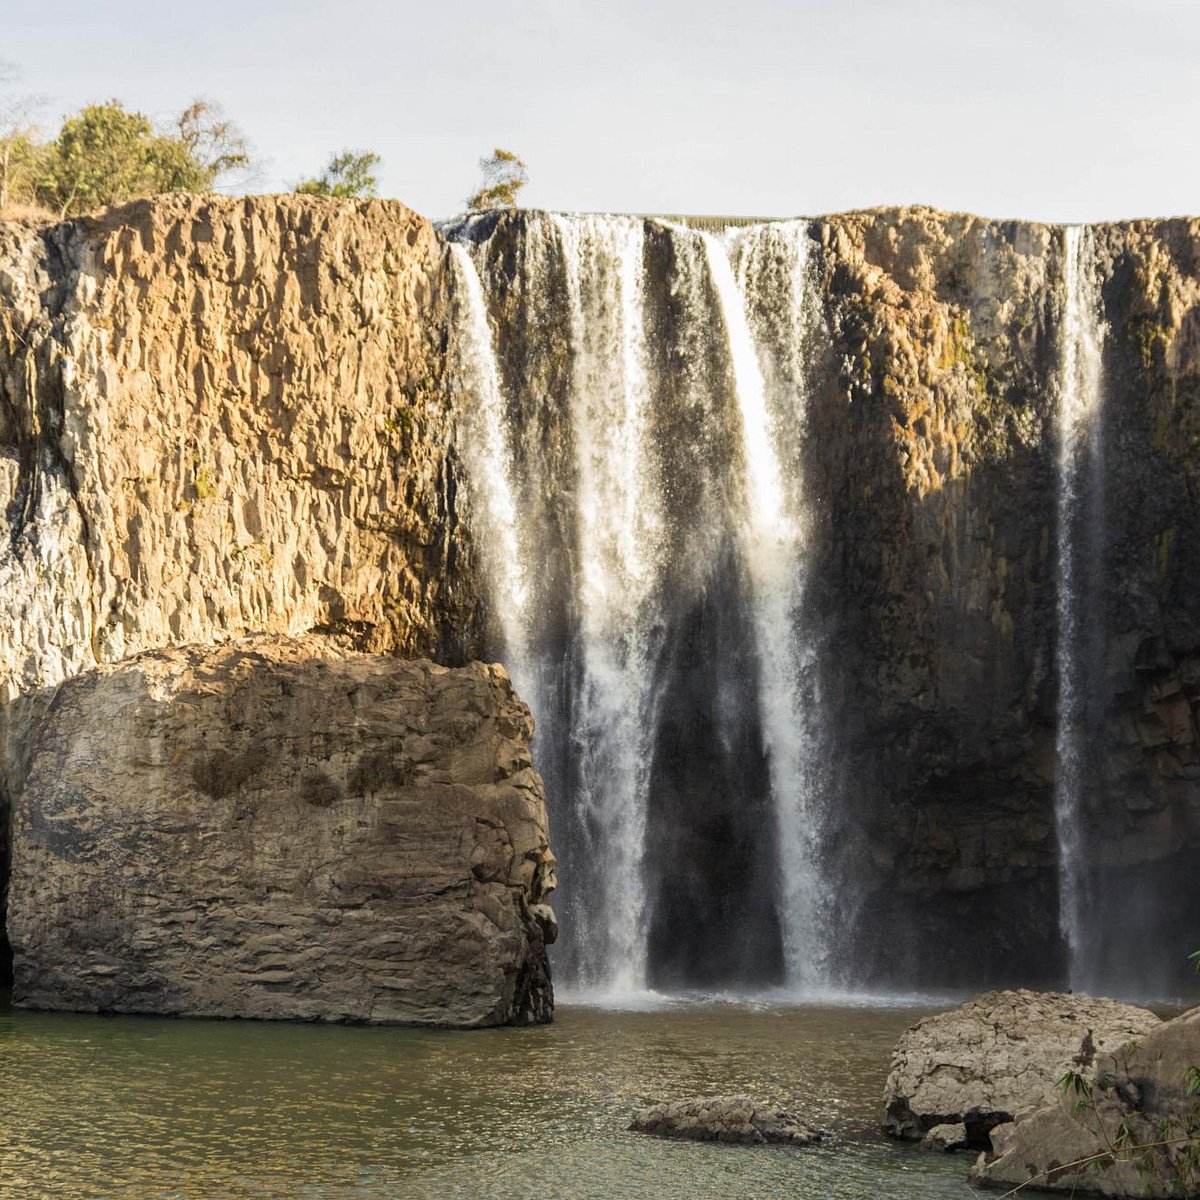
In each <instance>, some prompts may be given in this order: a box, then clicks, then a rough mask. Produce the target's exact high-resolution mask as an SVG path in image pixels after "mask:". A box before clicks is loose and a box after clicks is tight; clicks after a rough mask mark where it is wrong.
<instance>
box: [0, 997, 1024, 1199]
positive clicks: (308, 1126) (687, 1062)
mask: <svg viewBox="0 0 1200 1200" xmlns="http://www.w3.org/2000/svg"><path fill="white" fill-rule="evenodd" d="M921 1015H923V1012H922V1010H920V1009H916V1008H911V1007H910V1008H904V1009H895V1008H881V1007H874V1008H862V1007H838V1008H821V1007H779V1006H767V1005H753V1004H714V1003H700V1004H688V1005H681V1006H668V1007H666V1008H661V1009H658V1010H653V1011H625V1012H621V1011H613V1010H606V1009H600V1008H591V1007H586V1006H582V1005H563V1006H560V1008H559V1010H558V1017H557V1020H556V1022H555V1024H553V1025H551V1026H545V1027H541V1028H535V1029H498V1030H481V1031H476V1032H466V1033H464V1032H443V1031H425V1030H413V1029H398V1028H369V1027H346V1026H313V1025H291V1024H268V1023H261V1024H260V1023H251V1022H219V1021H172V1020H160V1019H154V1018H138V1017H91V1016H74V1015H61V1014H53V1015H52V1014H38V1013H24V1012H13V1011H10V1010H8V1009H7V1008H0V1195H3V1196H6V1197H7V1196H13V1197H18V1196H19V1197H22V1198H23V1200H24V1198H29V1200H36V1198H38V1197H56V1198H57V1197H70V1198H71V1200H76V1198H83V1197H96V1198H100V1197H105V1198H107V1197H121V1198H135V1197H136V1198H137V1200H149V1198H151V1197H153V1198H155V1200H159V1198H167V1197H170V1198H176V1197H179V1198H184V1197H186V1198H187V1200H197V1198H209V1197H213V1198H221V1200H226V1198H228V1200H243V1198H249V1197H281V1196H286V1197H314V1198H321V1200H325V1198H337V1200H341V1198H346V1200H349V1198H354V1200H366V1198H371V1200H374V1198H376V1197H379V1198H383V1197H387V1198H388V1200H396V1198H408V1197H430V1198H431V1200H432V1198H434V1197H437V1198H439V1200H441V1198H444V1197H464V1198H466V1197H471V1198H473V1200H474V1198H481V1197H487V1198H496V1200H501V1198H503V1200H508V1198H510V1197H511V1198H513V1200H517V1198H520V1200H526V1198H528V1197H531V1196H538V1197H549V1198H556V1197H561V1198H562V1200H583V1198H585V1197H596V1198H601V1197H653V1198H656V1200H657V1198H679V1200H684V1198H687V1200H698V1198H702V1197H709V1196H711V1197H737V1198H741V1200H759V1198H763V1200H765V1198H767V1197H784V1196H786V1197H790V1198H805V1197H812V1198H813V1200H817V1198H822V1200H839V1198H846V1200H851V1198H853V1200H876V1198H880V1200H882V1198H889V1200H890V1198H895V1200H914V1198H926V1197H929V1198H935V1200H936V1198H939V1197H956V1198H957V1200H969V1198H970V1197H971V1196H972V1195H973V1193H972V1192H971V1190H970V1189H969V1188H968V1187H967V1186H966V1184H965V1183H964V1182H963V1180H964V1177H965V1174H966V1171H967V1169H968V1166H969V1159H968V1158H966V1157H963V1156H937V1155H929V1154H924V1153H921V1152H919V1151H915V1150H913V1149H911V1148H909V1147H902V1146H896V1145H893V1144H891V1143H889V1142H887V1141H885V1140H884V1139H882V1138H881V1137H880V1136H879V1135H878V1133H877V1128H878V1122H879V1119H880V1095H881V1092H882V1088H883V1082H884V1076H885V1074H886V1069H887V1062H888V1058H889V1055H890V1052H891V1048H892V1045H893V1043H894V1042H895V1039H896V1037H897V1035H898V1034H899V1033H900V1032H901V1030H903V1029H904V1028H905V1027H906V1026H907V1025H909V1024H910V1023H911V1022H913V1021H914V1020H916V1019H918V1017H920V1016H921ZM731 1091H747V1092H750V1093H752V1094H756V1095H759V1096H762V1097H763V1098H765V1099H778V1100H781V1101H788V1102H791V1101H792V1100H793V1099H794V1100H795V1102H796V1105H797V1107H798V1108H799V1109H800V1110H801V1111H802V1112H803V1113H805V1114H807V1115H808V1116H809V1117H810V1118H811V1119H813V1120H814V1121H816V1122H817V1123H818V1124H819V1125H820V1126H822V1127H823V1128H825V1129H826V1130H828V1131H829V1132H830V1135H831V1136H830V1137H829V1139H828V1141H827V1144H826V1145H825V1146H823V1147H821V1148H819V1149H815V1150H811V1149H810V1150H792V1149H784V1148H766V1147H759V1148H744V1147H735V1146H711V1145H702V1144H697V1143H674V1142H666V1141H660V1140H658V1139H653V1138H646V1137H642V1136H639V1135H635V1134H632V1133H628V1132H627V1131H626V1129H625V1126H626V1125H627V1123H628V1121H629V1117H630V1114H631V1113H632V1111H633V1110H634V1109H635V1108H636V1107H637V1106H638V1105H640V1104H643V1103H648V1102H652V1101H656V1100H662V1099H668V1098H671V1097H677V1096H683V1095H688V1094H695V1093H701V1092H731ZM1025 1195H1026V1196H1027V1197H1028V1196H1029V1194H1028V1193H1025ZM1030 1200H1031V1198H1030Z"/></svg>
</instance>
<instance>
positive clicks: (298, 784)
mask: <svg viewBox="0 0 1200 1200" xmlns="http://www.w3.org/2000/svg"><path fill="white" fill-rule="evenodd" d="M531 735H532V720H531V718H530V715H529V710H528V709H527V708H526V706H525V705H524V704H523V703H522V702H521V701H520V700H519V699H518V698H517V697H516V695H515V694H514V693H513V690H512V687H511V684H510V683H509V680H508V677H507V675H506V674H505V673H504V671H503V669H502V668H500V667H497V666H487V665H484V664H481V663H472V664H471V665H470V666H467V667H463V668H458V669H447V668H443V667H439V666H435V665H434V664H432V663H430V662H428V661H421V660H419V661H402V660H399V659H396V658H392V657H387V656H378V655H367V654H361V653H357V652H354V651H352V650H349V649H347V648H346V643H345V642H344V641H335V640H332V639H329V638H321V637H309V638H304V639H287V638H272V637H261V638H254V639H250V640H248V641H243V642H238V643H233V644H231V645H228V646H224V647H219V648H215V649H213V648H209V649H205V648H186V649H177V650H172V651H167V652H161V653H149V654H146V655H143V656H141V657H139V658H137V659H134V660H132V661H130V662H128V663H124V664H121V665H118V666H106V667H101V668H99V669H97V670H94V671H92V672H90V673H87V674H85V675H82V676H79V677H78V678H76V679H74V680H72V681H71V682H69V683H67V684H65V685H64V686H63V687H62V688H61V690H60V691H59V693H58V695H57V697H56V698H55V700H54V702H53V704H52V706H51V708H50V711H49V713H48V715H47V717H46V719H45V721H44V723H43V727H42V729H41V733H40V738H39V742H38V746H37V750H36V752H35V754H34V757H33V760H32V767H31V771H30V774H29V779H28V783H27V786H26V787H25V789H24V790H23V792H22V793H21V794H20V796H19V798H18V800H17V803H16V806H15V813H14V823H13V874H12V879H11V887H10V896H9V935H10V938H11V940H12V944H13V950H14V976H15V978H14V992H13V996H14V1001H15V1003H17V1004H18V1005H22V1006H25V1007H31V1008H50V1009H76V1010H87V1011H97V1010H98V1011H110V1012H144V1013H165V1014H184V1015H192V1016H214V1017H275V1018H298V1019H316V1020H349V1021H400V1022H415V1023H421V1024H438V1025H461V1026H473V1025H496V1024H504V1023H527V1022H536V1021H546V1020H549V1019H550V1015H551V1011H552V1005H553V993H552V990H551V986H550V981H549V975H548V969H547V964H546V954H545V942H546V940H547V934H548V933H549V935H550V936H553V929H554V926H553V914H552V913H551V912H550V910H549V908H548V906H547V905H546V903H545V900H546V894H547V893H548V891H549V890H550V889H551V888H552V887H553V874H554V858H553V855H552V854H551V852H550V848H549V843H548V840H547V831H546V813H545V803H544V797H543V793H542V783H541V780H540V778H539V777H538V775H537V773H536V772H535V771H534V770H533V769H532V766H531V762H530V756H529V740H530V737H531Z"/></svg>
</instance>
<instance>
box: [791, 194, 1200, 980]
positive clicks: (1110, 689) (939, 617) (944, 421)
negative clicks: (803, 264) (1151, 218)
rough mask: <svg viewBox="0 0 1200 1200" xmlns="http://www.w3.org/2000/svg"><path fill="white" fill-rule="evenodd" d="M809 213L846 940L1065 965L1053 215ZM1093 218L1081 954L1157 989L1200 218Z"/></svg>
mask: <svg viewBox="0 0 1200 1200" xmlns="http://www.w3.org/2000/svg"><path fill="white" fill-rule="evenodd" d="M816 231H817V236H818V238H819V240H820V251H819V268H820V288H821V292H822V303H823V305H824V312H825V319H826V322H827V327H828V332H829V337H828V350H827V352H826V356H825V357H824V359H821V358H820V356H819V355H818V357H817V359H816V360H814V364H813V372H814V374H813V380H814V391H813V396H812V402H811V403H812V416H811V418H810V420H811V425H812V428H813V430H814V431H818V432H819V436H815V437H814V438H813V439H811V443H812V444H811V448H810V451H809V462H808V465H807V478H808V479H809V481H810V484H811V490H812V491H813V493H814V495H816V496H818V497H820V501H819V503H818V504H817V505H816V508H815V512H816V515H817V528H816V531H815V535H816V537H817V538H818V540H819V541H820V543H821V545H822V546H823V551H822V555H823V557H822V565H821V568H820V570H819V571H818V573H817V574H818V579H819V584H818V588H819V591H820V596H821V604H822V607H823V611H824V621H825V626H824V628H825V630H826V632H827V639H828V641H827V645H828V646H829V648H830V650H829V653H828V655H827V662H828V664H829V667H828V670H829V679H828V686H827V689H826V695H827V697H828V699H829V704H830V720H831V722H832V727H833V728H834V729H836V730H837V736H836V739H835V746H836V750H837V753H838V756H839V757H838V765H837V772H838V775H839V777H840V778H841V779H842V781H843V788H844V792H843V795H842V797H841V802H840V807H839V812H840V813H842V814H844V827H845V835H846V846H847V850H846V855H845V863H844V870H845V878H846V881H847V886H846V889H845V890H846V892H847V893H848V894H855V888H854V886H853V885H854V883H855V881H860V882H859V887H858V889H857V897H858V904H859V905H860V908H859V912H858V917H857V921H856V923H855V927H854V930H853V932H851V933H850V934H849V935H848V939H847V940H849V941H852V942H857V944H858V945H859V946H860V953H859V954H858V956H857V957H858V960H859V961H860V962H865V961H869V962H871V963H872V964H873V965H872V967H871V974H872V975H873V976H874V978H875V980H876V981H877V982H881V983H882V982H891V983H898V982H905V981H908V982H911V981H913V980H914V979H915V980H921V981H925V982H927V983H930V984H937V985H946V986H977V985H978V983H979V981H981V980H994V981H995V982H997V983H1003V982H1012V981H1016V980H1022V981H1035V980H1036V981H1041V982H1047V983H1049V982H1051V981H1054V980H1056V979H1061V967H1060V964H1061V962H1062V958H1063V955H1062V947H1061V945H1060V944H1059V940H1058V934H1057V931H1056V929H1055V926H1054V922H1053V921H1052V920H1048V919H1047V914H1048V913H1051V912H1053V911H1054V910H1055V908H1056V905H1057V897H1056V890H1057V877H1056V873H1057V846H1056V838H1055V830H1054V789H1055V777H1056V751H1055V734H1056V711H1057V678H1056V672H1055V647H1056V624H1057V620H1056V613H1055V603H1056V595H1057V591H1056V589H1057V565H1056V561H1055V536H1056V519H1057V517H1056V504H1057V472H1056V455H1057V436H1056V428H1055V419H1056V411H1057V401H1058V370H1059V355H1060V351H1061V345H1062V333H1061V328H1062V307H1063V284H1062V261H1063V245H1062V231H1061V230H1058V229H1054V228H1051V227H1048V226H1042V225H1035V224H1027V223H1015V222H996V221H986V220H981V219H979V218H975V217H970V216H965V215H961V214H947V213H939V212H935V211H932V210H929V209H921V208H911V209H883V210H877V211H873V212H868V213H851V214H845V215H840V216H833V217H830V218H827V219H826V220H825V221H823V222H821V223H819V224H818V225H817V227H816ZM1094 236H1095V244H1096V254H1097V271H1098V276H1099V278H1100V280H1101V285H1102V286H1101V292H1102V301H1103V308H1104V313H1103V317H1104V320H1105V322H1106V324H1107V332H1106V335H1105V338H1104V343H1103V389H1104V390H1103V405H1102V412H1101V417H1100V425H1101V428H1100V431H1099V434H1100V438H1101V440H1102V443H1103V459H1104V471H1103V482H1102V486H1101V488H1100V489H1099V491H1098V492H1097V493H1096V494H1094V495H1091V496H1090V497H1089V503H1090V504H1092V505H1093V506H1094V511H1096V512H1097V513H1098V514H1100V528H1101V530H1102V533H1101V535H1100V537H1099V540H1098V544H1097V545H1096V546H1094V547H1089V548H1088V551H1087V553H1088V554H1089V555H1094V561H1090V562H1088V563H1086V564H1085V565H1084V568H1085V571H1086V574H1087V580H1088V586H1089V589H1090V594H1089V595H1088V596H1087V597H1086V602H1085V605H1084V610H1083V611H1082V612H1081V613H1080V622H1081V625H1082V627H1083V628H1085V629H1087V630H1089V631H1090V633H1091V635H1092V636H1091V645H1090V646H1089V647H1088V649H1087V659H1088V661H1086V662H1084V663H1082V664H1081V667H1080V670H1081V677H1082V678H1083V679H1084V680H1085V683H1084V687H1085V690H1086V694H1087V696H1088V709H1087V726H1088V729H1087V734H1086V736H1087V742H1088V751H1087V758H1088V767H1089V770H1088V779H1087V780H1086V783H1085V789H1086V792H1087V795H1088V816H1087V822H1088V826H1089V832H1088V839H1089V843H1090V846H1089V856H1090V858H1091V861H1092V862H1093V863H1094V864H1095V876H1094V878H1093V879H1091V880H1090V881H1088V891H1089V892H1090V895H1091V903H1092V904H1093V905H1094V906H1095V908H1094V913H1093V916H1092V919H1091V920H1090V925H1091V926H1092V927H1093V928H1094V929H1102V930H1104V931H1106V936H1105V937H1104V938H1103V939H1101V940H1099V941H1098V942H1097V943H1096V944H1093V945H1089V946H1088V947H1087V955H1088V958H1089V960H1090V961H1091V962H1092V963H1093V964H1094V966H1095V974H1096V977H1098V978H1105V979H1108V980H1110V981H1120V982H1121V986H1123V987H1124V988H1126V989H1131V990H1133V991H1135V992H1136V991H1139V990H1140V991H1142V992H1145V991H1155V990H1164V991H1166V990H1170V989H1172V988H1175V987H1178V986H1179V985H1180V984H1181V983H1182V981H1183V979H1184V976H1185V973H1186V955H1187V952H1188V950H1189V949H1190V948H1191V947H1190V946H1189V945H1188V943H1187V937H1186V936H1181V935H1182V934H1183V932H1184V931H1185V930H1186V929H1187V928H1188V927H1189V925H1190V926H1194V924H1195V921H1196V920H1197V919H1200V910H1197V908H1196V905H1197V904H1198V903H1200V900H1197V899H1196V896H1195V892H1194V889H1189V888H1187V887H1186V886H1182V885H1181V881H1183V880H1186V879H1187V878H1189V877H1193V876H1194V874H1195V872H1196V871H1197V870H1198V869H1200V836H1198V835H1197V828H1198V826H1197V820H1196V816H1195V808H1196V804H1197V797H1198V795H1200V792H1198V789H1197V780H1198V779H1200V774H1198V772H1200V762H1198V761H1197V754H1198V753H1200V741H1198V736H1197V727H1196V720H1195V712H1196V705H1197V703H1198V702H1200V691H1198V690H1197V682H1196V680H1197V678H1198V677H1197V674H1196V672H1197V663H1198V662H1200V636H1198V633H1197V629H1198V622H1200V609H1198V608H1197V606H1196V603H1195V596H1194V588H1189V585H1188V583H1187V581H1188V580H1189V579H1194V578H1195V576H1196V572H1197V570H1200V525H1198V524H1197V522H1196V520H1195V504H1194V495H1195V486H1196V480H1197V471H1198V470H1200V458H1198V456H1197V442H1196V431H1197V430H1200V386H1197V382H1198V381H1200V350H1198V349H1197V347H1198V346H1200V338H1197V336H1196V332H1197V328H1198V322H1200V222H1197V221H1196V220H1179V221H1164V222H1135V223H1128V224H1119V225H1116V224H1115V225H1106V226H1099V227H1096V228H1095V230H1094ZM862 881H866V884H865V886H863V883H862ZM1167 914H1170V915H1169V916H1168V915H1167ZM1176 930H1179V933H1178V934H1177V933H1176ZM1113 985H1114V986H1115V982H1114V984H1113Z"/></svg>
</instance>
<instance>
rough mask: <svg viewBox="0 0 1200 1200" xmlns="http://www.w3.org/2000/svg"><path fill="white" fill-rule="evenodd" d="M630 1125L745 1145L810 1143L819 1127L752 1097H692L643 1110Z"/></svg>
mask: <svg viewBox="0 0 1200 1200" xmlns="http://www.w3.org/2000/svg"><path fill="white" fill-rule="evenodd" d="M629 1128H630V1129H631V1130H633V1131H634V1132H635V1133H649V1134H653V1135H654V1136H656V1137H666V1138H687V1139H690V1140H692V1141H697V1142H734V1143H737V1144H738V1145H742V1146H762V1145H768V1144H770V1145H782V1146H808V1145H811V1144H812V1143H814V1142H819V1141H820V1140H821V1133H820V1131H819V1130H817V1129H814V1128H812V1127H811V1126H809V1125H807V1124H805V1123H804V1122H803V1121H802V1120H801V1119H800V1118H798V1117H796V1116H795V1115H794V1114H792V1113H789V1112H785V1111H783V1110H782V1109H778V1108H771V1107H770V1106H768V1105H765V1104H759V1103H758V1102H757V1101H755V1100H752V1099H751V1098H750V1097H749V1096H689V1097H686V1098H685V1099H682V1100H670V1101H668V1102H667V1103H665V1104H652V1105H650V1107H649V1108H643V1109H640V1110H639V1111H638V1112H637V1114H636V1115H635V1116H634V1118H633V1121H632V1122H631V1124H630V1126H629Z"/></svg>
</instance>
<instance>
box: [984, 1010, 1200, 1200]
mask: <svg viewBox="0 0 1200 1200" xmlns="http://www.w3.org/2000/svg"><path fill="white" fill-rule="evenodd" d="M1198 1068H1200V1008H1196V1009H1193V1010H1192V1011H1191V1012H1189V1013H1185V1014H1184V1015H1183V1016H1181V1017H1178V1018H1176V1019H1175V1020H1173V1021H1167V1022H1163V1023H1162V1024H1160V1025H1159V1026H1158V1027H1157V1028H1156V1029H1153V1030H1151V1031H1150V1032H1149V1033H1148V1034H1147V1035H1146V1036H1145V1037H1144V1038H1142V1039H1140V1040H1138V1041H1137V1042H1135V1043H1133V1044H1131V1045H1128V1046H1125V1047H1121V1048H1118V1049H1117V1050H1115V1051H1114V1052H1113V1053H1109V1054H1101V1055H1099V1056H1098V1057H1097V1059H1096V1063H1095V1065H1094V1068H1093V1070H1092V1071H1091V1072H1090V1074H1088V1075H1087V1076H1084V1077H1083V1078H1081V1079H1080V1080H1079V1081H1078V1082H1077V1083H1076V1084H1075V1085H1074V1086H1070V1087H1068V1088H1066V1089H1064V1094H1062V1095H1060V1096H1058V1097H1056V1098H1055V1099H1054V1100H1053V1101H1051V1102H1050V1103H1049V1104H1045V1105H1043V1106H1042V1107H1040V1108H1039V1109H1038V1110H1037V1111H1035V1112H1033V1113H1028V1114H1025V1115H1023V1116H1021V1117H1018V1118H1017V1120H1016V1121H1014V1122H1011V1123H1007V1124H1004V1125H1000V1126H997V1127H996V1128H995V1129H993V1130H992V1132H991V1145H992V1151H991V1153H990V1154H987V1155H980V1156H979V1161H978V1163H977V1164H976V1166H975V1170H974V1172H973V1174H972V1180H973V1182H975V1183H977V1184H981V1185H983V1186H985V1187H994V1188H1001V1189H1003V1190H1004V1191H1008V1190H1010V1189H1014V1188H1018V1187H1022V1186H1025V1185H1028V1186H1030V1187H1034V1188H1037V1189H1038V1190H1040V1191H1055V1192H1067V1193H1069V1194H1070V1195H1079V1196H1110V1197H1119V1198H1121V1200H1142V1198H1143V1197H1144V1198H1153V1200H1159V1198H1162V1200H1165V1198H1166V1197H1169V1196H1171V1197H1177V1198H1179V1197H1182V1198H1183V1200H1189V1198H1190V1200H1195V1198H1196V1197H1200V1094H1197V1093H1196V1090H1195V1089H1197V1087H1198V1086H1200V1079H1198V1077H1197V1075H1196V1071H1197V1069H1198Z"/></svg>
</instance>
